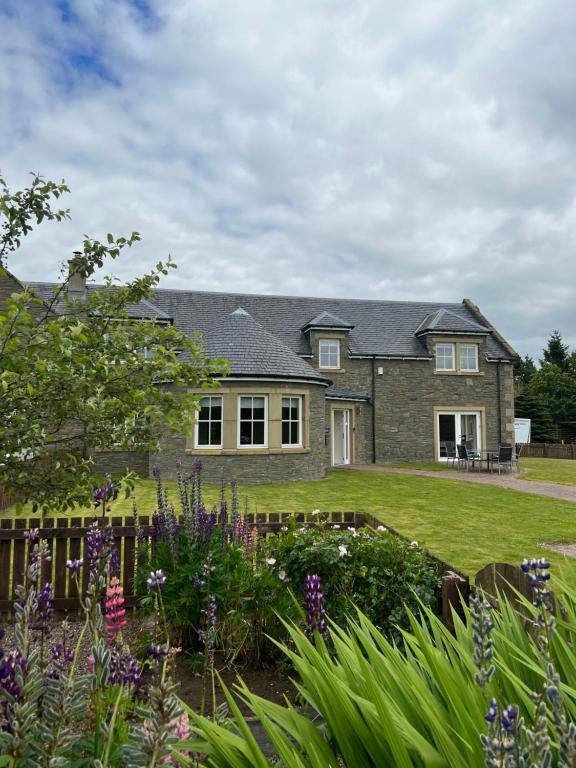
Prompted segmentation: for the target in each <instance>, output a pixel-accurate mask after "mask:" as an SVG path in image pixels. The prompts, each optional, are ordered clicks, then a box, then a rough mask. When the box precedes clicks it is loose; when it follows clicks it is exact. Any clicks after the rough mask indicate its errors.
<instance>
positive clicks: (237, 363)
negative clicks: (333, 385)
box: [203, 307, 329, 384]
mask: <svg viewBox="0 0 576 768" xmlns="http://www.w3.org/2000/svg"><path fill="white" fill-rule="evenodd" d="M203 336H204V347H205V349H206V352H207V354H208V355H209V356H211V357H223V358H224V359H226V360H228V361H229V362H230V363H231V365H232V372H231V375H232V376H247V377H248V376H249V377H258V378H262V377H263V378H266V377H270V378H290V379H306V380H310V381H316V382H318V383H319V384H328V383H329V379H327V378H325V377H324V376H322V374H320V373H318V371H316V370H314V368H312V366H311V365H308V363H307V362H306V361H305V360H303V359H302V358H301V357H299V356H298V355H297V354H296V353H295V352H293V351H292V350H291V349H288V347H286V346H285V345H284V344H283V343H282V342H281V341H279V340H278V339H277V338H276V337H275V336H273V335H272V334H271V333H269V332H268V331H267V330H265V329H264V328H263V327H262V326H261V325H260V323H258V322H256V320H254V318H253V317H251V315H249V314H248V312H246V310H245V309H243V308H242V307H237V308H236V309H235V310H234V311H233V312H231V313H229V314H227V315H225V316H224V317H219V318H217V319H215V320H214V322H212V323H210V324H209V325H207V327H206V328H205V329H204V331H203Z"/></svg>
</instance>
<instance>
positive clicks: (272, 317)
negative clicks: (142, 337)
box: [30, 283, 512, 360]
mask: <svg viewBox="0 0 576 768" xmlns="http://www.w3.org/2000/svg"><path fill="white" fill-rule="evenodd" d="M30 286H31V287H33V288H34V289H35V290H36V291H37V293H38V295H40V296H41V297H42V298H47V297H48V296H49V295H50V294H51V292H52V291H53V290H54V284H52V283H31V284H30ZM96 287H97V286H92V285H90V286H88V290H94V289H95V288H96ZM149 303H150V302H149ZM151 305H152V307H153V309H152V308H151V307H147V308H144V307H143V306H140V305H138V306H136V307H133V308H131V310H130V311H131V316H133V317H143V316H144V317H150V316H157V317H162V318H164V319H171V320H172V321H173V322H174V324H175V325H176V326H177V327H178V328H179V329H180V330H182V331H184V332H186V333H188V334H189V335H191V336H192V335H193V334H194V332H195V331H196V330H198V331H200V332H201V333H202V334H204V335H205V336H206V339H207V340H208V336H209V333H208V332H209V331H211V330H212V329H213V328H215V327H216V326H217V324H218V322H219V321H222V319H223V318H224V317H225V316H226V315H229V314H230V313H232V312H234V311H235V310H236V309H238V307H243V308H244V309H245V310H246V311H247V312H248V313H249V314H250V315H251V316H252V318H253V319H254V320H255V321H256V322H257V323H259V324H260V325H261V327H262V328H263V329H264V330H266V331H267V332H268V333H269V334H271V335H272V336H274V337H275V338H276V339H277V340H278V341H280V342H281V344H282V345H283V346H284V347H286V348H288V350H290V351H292V352H293V353H295V354H296V355H301V356H304V357H306V356H309V355H310V354H311V349H310V344H309V339H308V337H307V335H306V334H305V333H303V332H302V328H303V327H306V325H307V324H309V323H310V319H311V318H312V319H314V320H316V319H318V317H320V318H321V317H322V315H323V314H324V313H325V314H328V315H331V316H333V317H334V318H336V319H340V321H341V322H345V323H347V324H348V326H347V327H350V333H349V334H348V339H347V341H348V348H349V352H350V354H351V355H352V356H364V355H365V356H368V355H377V356H381V357H393V358H396V357H399V358H402V357H408V358H410V357H420V358H430V357H431V355H430V354H429V352H428V351H427V349H426V346H425V342H424V339H423V338H422V335H423V331H424V329H425V327H426V326H427V325H428V324H429V323H430V322H433V321H434V319H436V322H437V323H442V324H443V325H442V326H441V327H437V330H441V329H442V328H445V329H446V330H447V331H452V332H456V330H457V328H456V326H459V325H460V324H461V326H462V328H463V329H464V328H465V329H466V330H468V332H471V331H474V332H477V333H488V335H487V339H486V344H487V354H488V357H489V358H490V359H501V360H511V359H512V354H511V350H509V349H506V347H505V346H504V345H503V344H502V343H501V342H500V341H499V340H498V339H497V337H496V334H495V332H494V331H492V330H491V329H489V328H487V327H486V325H484V324H481V322H479V320H480V318H479V317H478V316H477V315H476V314H475V313H474V312H473V311H472V310H471V309H470V307H469V306H468V305H467V304H465V303H464V302H462V303H441V302H415V301H414V302H412V301H379V300H365V299H330V298H315V297H308V296H269V295H257V294H246V293H216V292H210V291H185V290H176V289H170V288H160V289H157V290H156V291H155V292H154V298H153V299H152V301H151ZM144 309H146V312H147V313H148V314H146V313H145V312H144ZM153 311H155V312H157V313H158V314H157V315H153V314H152V312H153ZM342 318H345V320H342ZM432 330H433V329H432ZM417 331H418V332H419V334H420V335H418V336H417V335H416V332H417ZM218 354H219V355H220V356H222V357H225V355H224V354H223V353H222V352H219V353H218Z"/></svg>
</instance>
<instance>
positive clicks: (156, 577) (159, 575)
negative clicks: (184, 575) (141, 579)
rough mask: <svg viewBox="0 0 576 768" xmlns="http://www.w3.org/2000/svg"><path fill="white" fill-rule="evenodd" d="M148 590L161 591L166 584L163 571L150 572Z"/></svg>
mask: <svg viewBox="0 0 576 768" xmlns="http://www.w3.org/2000/svg"><path fill="white" fill-rule="evenodd" d="M147 584H148V589H161V588H162V587H163V586H164V584H166V576H165V575H164V572H163V571H150V576H149V577H148V581H147Z"/></svg>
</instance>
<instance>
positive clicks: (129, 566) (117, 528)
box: [0, 512, 470, 630]
mask: <svg viewBox="0 0 576 768" xmlns="http://www.w3.org/2000/svg"><path fill="white" fill-rule="evenodd" d="M326 515H327V516H328V523H329V524H339V523H340V524H348V525H350V526H354V527H355V528H361V527H364V526H366V527H368V528H372V529H374V530H375V529H377V528H378V527H379V526H383V527H384V528H385V529H386V530H387V531H388V532H389V533H390V534H392V535H393V536H399V537H400V538H404V539H405V538H406V537H405V536H403V535H402V534H401V533H399V532H398V531H396V530H395V529H394V528H392V527H390V526H389V525H386V524H385V523H383V522H382V521H381V520H380V519H379V518H377V517H376V516H375V515H372V514H368V513H365V512H327V513H323V516H322V519H324V520H325V519H326ZM95 519H96V520H98V521H99V523H100V524H102V525H104V524H106V525H108V524H110V525H111V526H112V529H113V533H114V541H115V543H116V546H117V548H118V554H119V558H120V563H121V573H122V584H123V587H124V599H125V605H126V607H127V608H130V607H134V606H136V604H137V602H138V597H137V595H136V594H135V588H134V587H135V577H136V571H137V554H136V534H137V529H136V526H135V525H134V517H133V516H127V517H124V518H123V517H111V518H110V517H97V518H95V517H94V516H91V517H62V518H45V519H43V520H42V519H41V518H37V517H36V518H27V519H25V518H3V519H0V614H1V613H10V612H12V611H13V608H14V597H15V587H16V586H17V584H18V583H19V582H20V579H21V576H22V573H23V572H24V566H25V563H26V559H27V548H28V546H29V544H28V540H27V539H26V536H25V533H26V531H27V530H29V529H30V528H39V529H40V536H41V537H42V538H43V539H45V540H46V542H47V544H48V549H49V552H50V555H51V560H50V561H49V562H47V563H44V565H43V573H42V579H43V581H46V582H47V581H50V582H51V583H52V585H53V587H54V609H55V610H57V611H74V610H78V609H79V608H80V598H79V595H78V587H77V584H76V581H75V580H74V578H73V576H72V574H71V573H70V572H69V571H68V569H67V568H66V562H67V560H69V559H70V560H77V559H80V558H84V547H85V536H86V533H87V531H88V527H89V525H90V524H91V523H92V522H93V521H94V520H95ZM245 519H246V523H247V525H248V526H252V527H254V528H256V529H257V531H258V533H259V535H262V536H266V535H269V534H273V533H277V532H278V531H280V529H281V528H282V526H284V525H286V523H287V522H288V521H289V520H291V519H293V520H294V521H295V522H296V523H300V524H304V525H310V526H312V525H316V524H317V522H318V517H317V516H316V515H313V514H312V513H296V514H293V513H291V512H257V513H255V514H254V513H248V514H247V515H246V516H245ZM138 521H139V528H140V530H141V532H142V534H143V535H144V536H145V537H148V538H149V537H150V536H151V532H152V527H151V524H150V517H149V516H147V515H139V516H138ZM179 523H182V520H181V519H179ZM427 555H428V556H429V557H430V560H431V561H432V562H433V563H435V565H436V566H437V568H438V572H439V574H440V575H441V578H442V588H441V592H440V596H439V606H438V608H439V611H440V613H441V615H442V619H443V622H444V624H445V625H446V626H447V627H448V628H449V629H451V630H453V628H454V627H453V619H452V612H453V610H455V611H456V612H457V613H459V614H461V602H462V599H464V600H465V601H467V599H468V595H469V592H470V578H469V576H468V575H467V574H466V573H463V572H462V571H460V570H458V569H457V568H455V567H454V566H453V565H451V564H450V563H447V562H445V561H444V560H441V559H440V558H438V557H435V556H434V555H432V554H431V553H429V552H427ZM84 559H85V558H84ZM79 579H80V587H81V589H82V590H83V589H84V588H85V587H86V585H87V567H86V562H85V565H84V569H83V571H82V572H81V573H80V574H79Z"/></svg>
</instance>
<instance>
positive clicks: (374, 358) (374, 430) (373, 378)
mask: <svg viewBox="0 0 576 768" xmlns="http://www.w3.org/2000/svg"><path fill="white" fill-rule="evenodd" d="M375 369H376V355H372V463H373V464H376V370H375Z"/></svg>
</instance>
